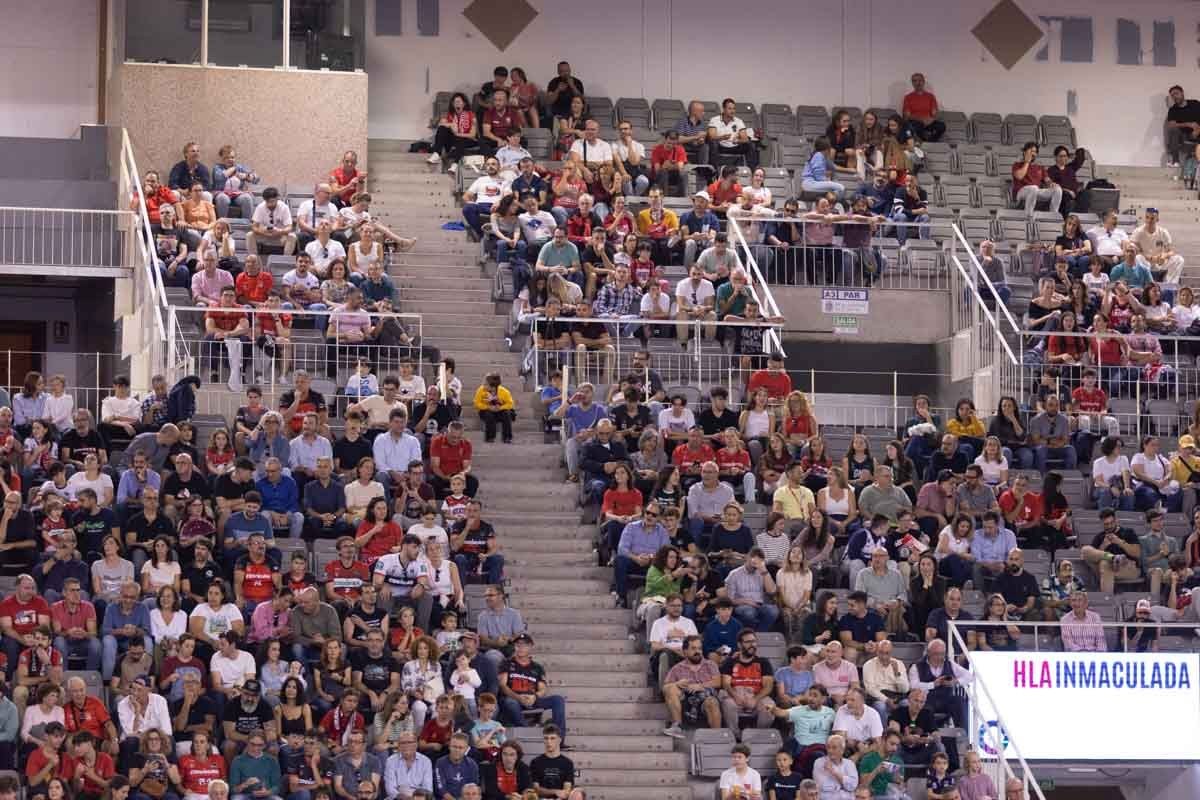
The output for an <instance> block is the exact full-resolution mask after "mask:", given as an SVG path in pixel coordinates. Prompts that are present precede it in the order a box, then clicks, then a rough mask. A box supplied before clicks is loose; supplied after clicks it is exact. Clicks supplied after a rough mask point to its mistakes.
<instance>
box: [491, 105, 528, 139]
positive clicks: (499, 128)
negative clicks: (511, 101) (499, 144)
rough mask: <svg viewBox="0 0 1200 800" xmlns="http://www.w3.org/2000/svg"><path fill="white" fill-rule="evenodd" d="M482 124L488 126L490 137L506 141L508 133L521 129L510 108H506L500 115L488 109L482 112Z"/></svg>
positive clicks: (492, 109) (494, 110)
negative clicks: (497, 137)
mask: <svg viewBox="0 0 1200 800" xmlns="http://www.w3.org/2000/svg"><path fill="white" fill-rule="evenodd" d="M483 124H484V125H487V126H488V130H489V131H491V134H492V136H499V137H500V138H501V139H507V138H508V132H509V131H511V130H516V129H519V128H520V127H521V123H520V122H519V121H518V120H517V115H516V114H515V113H514V112H513V110H512V109H510V108H506V109H504V111H502V112H500V113H496V109H494V108H489V109H488V110H487V111H485V112H483Z"/></svg>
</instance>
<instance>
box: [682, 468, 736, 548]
mask: <svg viewBox="0 0 1200 800" xmlns="http://www.w3.org/2000/svg"><path fill="white" fill-rule="evenodd" d="M733 502H735V499H734V495H733V487H732V486H730V485H729V484H728V483H725V482H724V481H722V480H721V468H720V467H718V466H717V463H716V462H715V461H706V462H704V463H703V464H701V465H700V482H699V483H695V484H693V485H692V488H690V489H688V493H687V510H688V533H689V534H690V535H691V537H692V541H693V542H695V543H696V544H697V545H698V546H699V547H700V549H702V550H706V549H707V548H708V543H709V538H710V537H711V535H712V530H713V526H715V525H716V524H717V523H719V522H720V521H721V515H722V514H723V513H724V511H725V506H727V505H728V504H730V503H733Z"/></svg>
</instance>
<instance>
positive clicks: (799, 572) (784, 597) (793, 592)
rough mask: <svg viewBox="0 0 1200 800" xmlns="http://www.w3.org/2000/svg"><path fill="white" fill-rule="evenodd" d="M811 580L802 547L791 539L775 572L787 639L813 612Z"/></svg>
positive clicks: (797, 633)
mask: <svg viewBox="0 0 1200 800" xmlns="http://www.w3.org/2000/svg"><path fill="white" fill-rule="evenodd" d="M813 583H814V575H813V573H812V570H811V569H809V567H808V562H807V561H805V559H804V546H803V545H802V544H800V543H799V542H793V543H792V546H791V547H789V548H788V551H787V555H786V556H784V559H783V566H781V567H780V568H779V572H777V573H775V586H776V587H777V589H778V602H779V613H780V615H781V616H782V617H783V630H784V635H785V636H787V638H788V641H795V640H796V639H798V638H799V637H800V631H801V629H802V628H803V626H804V619H805V617H807V616H808V615H809V614H810V613H812V593H813Z"/></svg>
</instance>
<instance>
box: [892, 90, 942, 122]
mask: <svg viewBox="0 0 1200 800" xmlns="http://www.w3.org/2000/svg"><path fill="white" fill-rule="evenodd" d="M900 109H901V112H902V113H903V114H904V116H905V117H908V118H909V119H932V118H933V117H936V116H937V110H938V104H937V98H936V97H935V96H934V95H933V92H909V93H908V94H906V95H904V105H902V106H901V107H900Z"/></svg>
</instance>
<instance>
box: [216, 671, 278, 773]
mask: <svg viewBox="0 0 1200 800" xmlns="http://www.w3.org/2000/svg"><path fill="white" fill-rule="evenodd" d="M261 693H262V685H261V684H260V683H259V682H258V681H257V680H254V679H253V678H251V679H250V680H247V681H246V682H245V683H243V684H242V689H241V691H240V692H239V693H238V694H239V697H238V698H237V700H228V701H226V703H225V712H224V713H223V714H222V715H221V727H222V728H223V729H224V731H225V743H224V745H222V748H221V752H222V754H223V755H224V756H225V761H226V763H232V761H233V758H234V756H236V755H237V754H238V752H239V751H240V750H241V749H242V748H243V747H245V743H246V740H247V739H248V738H249V736H250V733H251V732H252V731H255V730H258V729H260V728H261V729H263V730H265V729H266V728H267V727H268V726H272V727H273V726H274V724H275V714H274V712H272V711H271V706H269V705H268V704H267V701H266V700H263V699H262V698H261V697H260V694H261Z"/></svg>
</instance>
